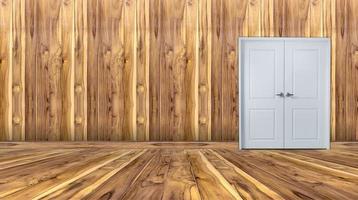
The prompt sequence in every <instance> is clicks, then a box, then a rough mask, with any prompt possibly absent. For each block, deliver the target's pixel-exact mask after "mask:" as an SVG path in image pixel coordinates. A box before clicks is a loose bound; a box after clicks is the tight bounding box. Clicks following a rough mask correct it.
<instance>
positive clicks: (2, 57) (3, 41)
mask: <svg viewBox="0 0 358 200" xmlns="http://www.w3.org/2000/svg"><path fill="white" fill-rule="evenodd" d="M12 3H13V2H12V0H2V1H0V88H1V92H0V140H12V119H11V118H12V109H11V108H12V70H13V69H12V60H13V57H12V53H13V52H12V45H13V44H12V42H13V41H12Z"/></svg>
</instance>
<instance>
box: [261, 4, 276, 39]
mask: <svg viewBox="0 0 358 200" xmlns="http://www.w3.org/2000/svg"><path fill="white" fill-rule="evenodd" d="M274 1H275V0H262V1H261V26H260V28H261V36H264V37H272V36H274V18H275V17H276V16H274V15H275V13H274Z"/></svg>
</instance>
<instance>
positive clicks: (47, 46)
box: [26, 1, 73, 140]
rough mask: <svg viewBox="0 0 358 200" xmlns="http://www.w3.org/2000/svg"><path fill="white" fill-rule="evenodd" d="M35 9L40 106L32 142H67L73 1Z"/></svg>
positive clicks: (39, 5) (49, 3)
mask: <svg viewBox="0 0 358 200" xmlns="http://www.w3.org/2000/svg"><path fill="white" fill-rule="evenodd" d="M35 6H36V10H37V16H36V23H38V26H36V29H38V32H37V34H34V35H35V37H37V40H38V41H37V42H38V46H37V47H36V68H37V69H36V98H37V99H36V103H37V105H41V106H37V107H36V110H37V111H36V113H37V116H36V117H37V131H36V139H39V140H70V139H71V134H72V133H71V122H70V119H71V114H72V113H71V109H72V108H71V106H72V104H71V99H72V97H71V92H70V91H71V86H72V84H71V83H72V81H71V80H70V79H72V78H71V76H72V73H71V72H72V62H73V60H72V59H73V55H72V49H73V48H72V33H73V30H72V29H73V23H72V19H73V1H36V2H35ZM48 10H52V11H53V12H47V11H48ZM26 51H29V49H26ZM31 67H33V66H31Z"/></svg>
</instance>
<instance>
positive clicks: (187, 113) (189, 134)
mask: <svg viewBox="0 0 358 200" xmlns="http://www.w3.org/2000/svg"><path fill="white" fill-rule="evenodd" d="M198 6H199V1H198V0H189V1H186V2H185V9H186V10H185V15H186V16H185V18H184V19H185V21H184V26H185V28H184V31H185V38H184V45H185V49H186V53H185V54H186V63H185V64H186V66H183V67H184V72H183V73H184V80H183V81H184V82H183V83H181V84H183V85H182V87H183V90H184V91H185V92H184V102H183V103H184V104H185V110H184V111H183V121H184V129H183V130H182V132H183V133H182V134H184V140H186V141H193V140H198V139H199V133H198V74H197V73H198V70H199V69H198V68H199V63H198V51H199V49H198V48H199V43H198V42H199V36H198V34H199V32H198V31H199V27H198V26H199V21H198V20H199V19H198V17H199V16H198V14H199V13H198V9H199V7H198Z"/></svg>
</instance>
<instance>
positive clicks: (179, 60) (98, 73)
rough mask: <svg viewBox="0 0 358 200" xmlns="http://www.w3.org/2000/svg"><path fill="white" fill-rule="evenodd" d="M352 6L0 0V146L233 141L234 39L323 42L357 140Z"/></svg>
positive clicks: (310, 0)
mask: <svg viewBox="0 0 358 200" xmlns="http://www.w3.org/2000/svg"><path fill="white" fill-rule="evenodd" d="M356 12H358V1H356V0H0V140H78V141H81V140H113V141H117V140H137V141H144V140H152V141H154V140H158V141H159V140H161V141H164V140H175V141H178V140H186V141H196V140H202V141H208V140H215V141H230V140H236V139H237V129H238V126H237V122H238V117H239V116H238V107H237V101H238V91H237V88H238V76H237V62H238V61H237V46H236V45H237V44H236V41H237V38H238V37H239V36H295V37H298V36H302V37H330V38H331V39H332V109H333V110H332V139H333V141H358V86H357V85H358V15H357V14H356Z"/></svg>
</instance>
